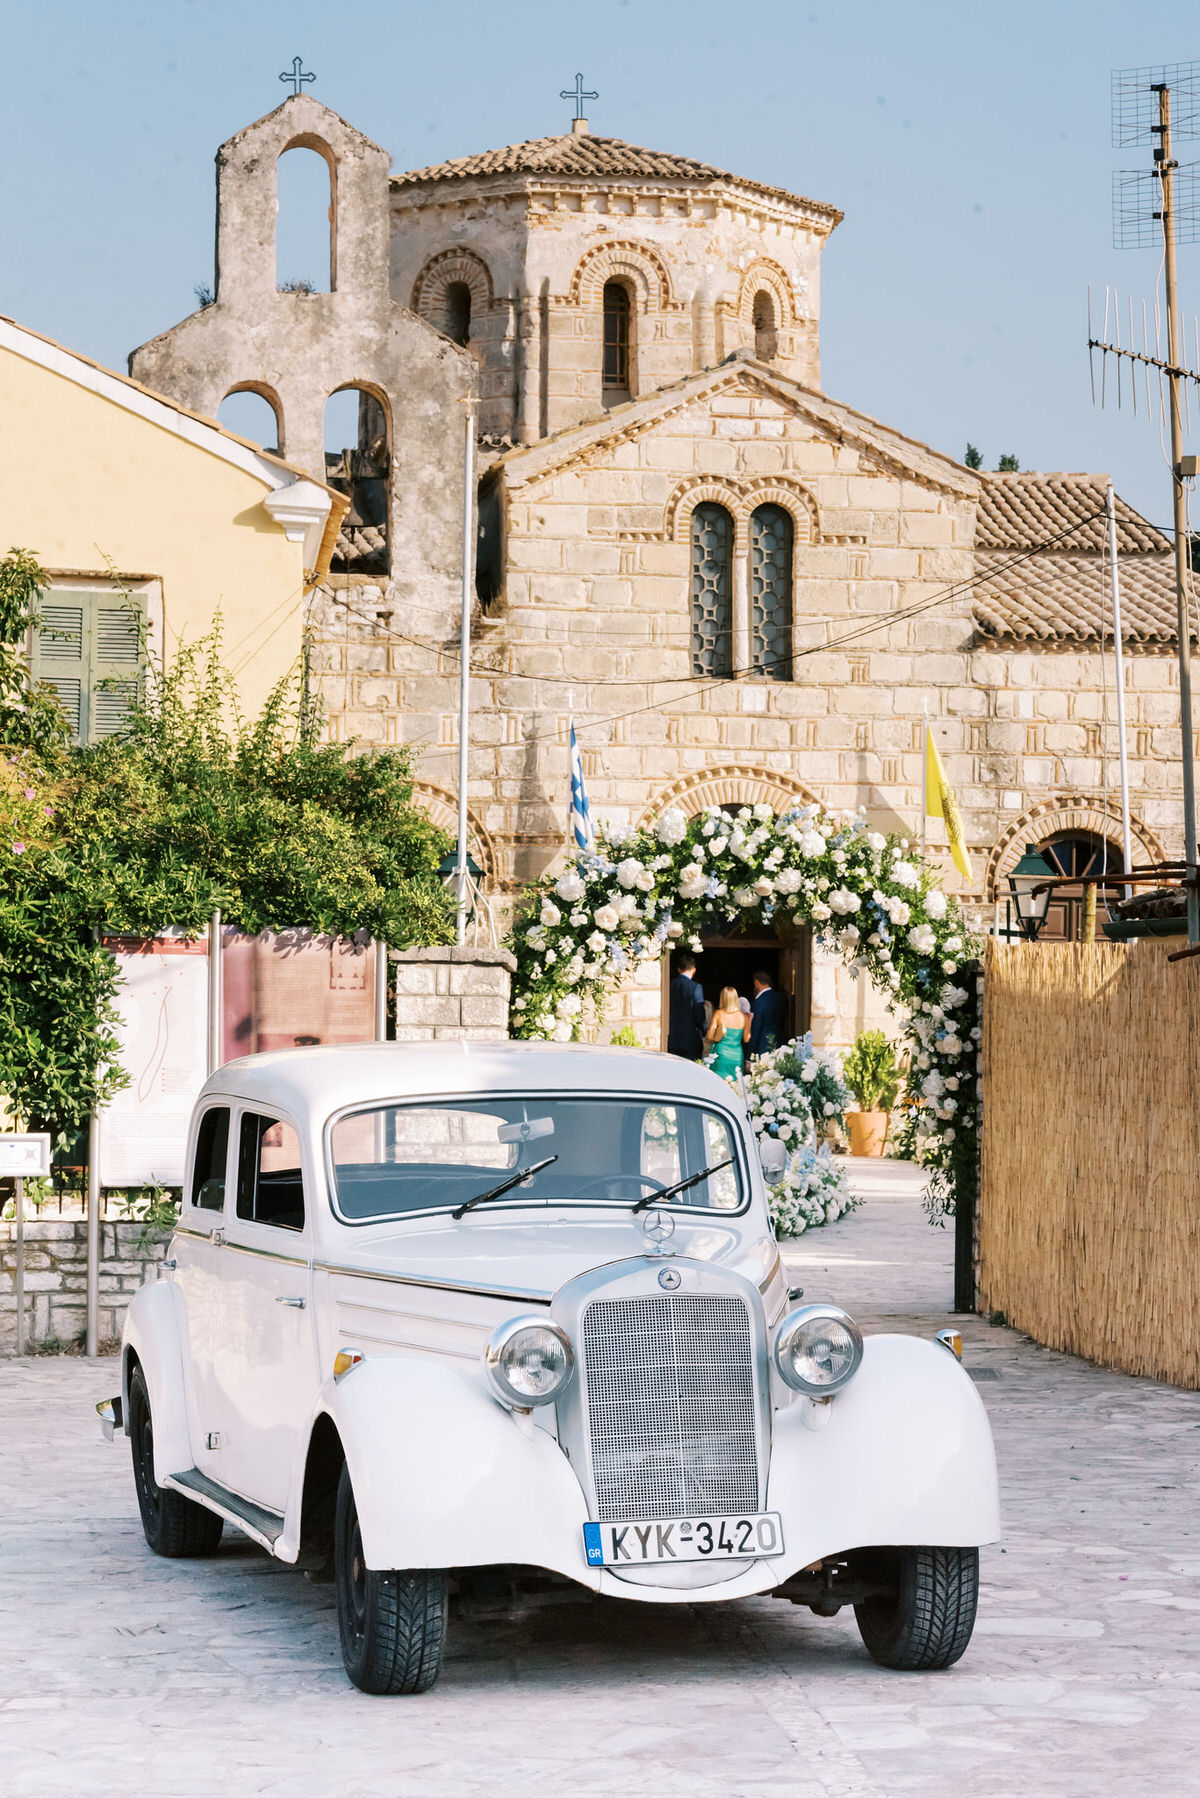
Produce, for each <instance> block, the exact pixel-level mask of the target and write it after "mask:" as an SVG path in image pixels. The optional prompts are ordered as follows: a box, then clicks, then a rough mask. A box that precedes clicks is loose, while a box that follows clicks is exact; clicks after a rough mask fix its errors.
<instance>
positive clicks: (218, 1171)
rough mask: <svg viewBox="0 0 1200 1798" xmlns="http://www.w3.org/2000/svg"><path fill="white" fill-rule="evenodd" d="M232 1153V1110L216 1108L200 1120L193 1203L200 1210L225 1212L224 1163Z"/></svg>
mask: <svg viewBox="0 0 1200 1798" xmlns="http://www.w3.org/2000/svg"><path fill="white" fill-rule="evenodd" d="M228 1153H229V1107H228V1106H227V1105H214V1106H213V1108H212V1110H211V1111H206V1112H205V1113H204V1116H203V1117H202V1118H201V1119H200V1128H199V1129H198V1130H197V1132H196V1160H195V1164H194V1166H193V1168H192V1204H193V1205H195V1206H197V1207H198V1208H199V1210H201V1211H223V1210H224V1209H225V1162H226V1158H227V1156H228Z"/></svg>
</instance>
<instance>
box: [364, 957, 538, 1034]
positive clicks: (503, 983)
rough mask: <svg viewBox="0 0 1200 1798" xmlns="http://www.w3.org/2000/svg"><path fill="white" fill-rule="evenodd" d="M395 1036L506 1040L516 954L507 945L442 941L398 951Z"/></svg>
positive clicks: (395, 966)
mask: <svg viewBox="0 0 1200 1798" xmlns="http://www.w3.org/2000/svg"><path fill="white" fill-rule="evenodd" d="M392 963H393V968H394V973H395V987H396V1026H395V1040H396V1041H397V1042H400V1043H417V1042H434V1041H439V1040H444V1039H451V1040H453V1039H455V1038H458V1039H460V1040H466V1041H471V1042H503V1041H504V1040H505V1039H506V1038H507V1036H508V1001H509V992H510V989H511V986H512V976H513V974H514V973H515V972H516V967H517V962H516V957H515V956H514V955H513V954H512V953H511V951H510V950H508V949H490V948H489V949H478V948H470V947H467V946H466V945H464V946H463V947H461V948H460V947H458V946H457V945H455V946H450V945H445V944H443V945H439V946H438V947H436V948H433V949H403V950H400V951H398V952H397V953H395V954H393V956H392Z"/></svg>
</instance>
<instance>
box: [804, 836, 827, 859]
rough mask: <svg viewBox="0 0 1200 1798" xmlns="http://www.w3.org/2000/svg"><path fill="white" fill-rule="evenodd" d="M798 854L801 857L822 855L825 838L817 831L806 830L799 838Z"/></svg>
mask: <svg viewBox="0 0 1200 1798" xmlns="http://www.w3.org/2000/svg"><path fill="white" fill-rule="evenodd" d="M800 853H801V855H807V856H814V855H824V853H825V838H824V837H823V836H822V835H821V833H820V831H819V830H806V831H805V832H804V834H803V836H802V837H801V838H800Z"/></svg>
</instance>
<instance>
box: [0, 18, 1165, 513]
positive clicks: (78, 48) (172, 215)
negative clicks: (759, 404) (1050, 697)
mask: <svg viewBox="0 0 1200 1798" xmlns="http://www.w3.org/2000/svg"><path fill="white" fill-rule="evenodd" d="M1185 18H1186V14H1185V13H1184V11H1183V10H1182V9H1179V10H1178V11H1177V12H1176V13H1175V15H1174V21H1175V23H1174V35H1173V36H1172V35H1171V34H1170V32H1169V30H1168V25H1169V22H1170V16H1169V15H1164V17H1163V19H1162V21H1161V22H1157V23H1155V24H1153V25H1148V24H1142V23H1139V19H1138V9H1137V8H1135V7H1131V6H1129V5H1128V4H1122V5H1119V6H1118V5H1116V4H1115V3H1114V0H1090V3H1086V4H1085V3H1084V0H1040V3H1038V4H1033V3H1031V0H1010V3H1009V4H1007V5H1004V6H999V7H996V6H989V7H984V6H981V5H979V4H978V3H977V0H976V3H974V4H972V3H970V0H968V3H967V4H963V3H962V0H959V3H958V4H946V3H943V0H913V3H911V4H909V5H908V6H905V7H899V6H896V5H895V4H894V0H889V3H888V4H884V3H883V0H858V3H857V4H854V5H849V4H846V3H845V0H842V4H839V5H836V6H835V5H830V4H827V3H826V0H791V3H788V0H756V3H755V4H754V5H753V6H746V7H742V8H739V7H737V6H730V5H729V3H728V0H721V3H720V4H717V3H716V0H691V3H690V4H687V5H684V4H681V3H679V0H588V4H587V5H583V4H580V0H573V3H571V4H564V3H563V0H502V3H501V0H486V3H485V0H443V3H442V4H441V5H429V4H428V3H424V4H421V5H419V6H418V5H414V4H412V0H357V4H355V5H354V6H352V7H334V6H330V5H316V4H313V0H289V4H287V5H286V6H285V5H281V4H275V3H273V0H237V3H235V0H157V3H156V4H129V3H128V0H106V4H104V5H102V6H100V5H97V4H96V3H95V0H87V4H83V3H82V0H58V3H57V4H53V3H52V4H49V5H42V6H24V7H21V8H19V9H18V8H16V7H10V8H8V9H7V17H6V25H5V31H4V46H3V57H4V88H5V97H4V106H3V108H2V109H0V139H2V143H3V164H2V167H3V188H2V193H3V203H2V206H0V311H3V312H6V313H10V314H12V315H13V316H15V317H16V318H17V319H19V320H20V321H22V322H23V323H26V324H29V325H31V326H33V327H34V328H36V329H37V330H40V331H44V332H46V333H47V334H48V335H50V336H52V337H56V338H59V339H61V340H62V341H63V342H64V343H66V344H68V345H70V346H72V347H73V348H76V349H79V350H82V351H84V352H86V353H87V354H89V355H92V356H95V357H96V358H98V359H99V360H101V361H103V362H107V363H109V364H111V365H112V366H114V367H118V368H123V367H124V365H125V357H126V355H127V353H128V351H129V350H130V349H131V348H132V347H133V346H134V345H136V344H138V343H140V342H142V341H143V340H144V339H145V338H147V337H150V336H152V335H154V333H156V332H158V331H161V330H163V329H164V328H165V327H166V326H168V325H171V324H173V323H175V321H176V320H177V319H179V318H181V317H182V316H184V314H185V313H187V312H189V311H191V310H192V309H193V306H194V301H193V299H192V288H193V285H194V284H195V283H196V282H197V281H201V280H208V279H211V274H212V241H213V160H212V159H213V153H214V151H215V150H216V147H217V145H218V144H219V143H220V142H221V141H222V140H223V139H224V138H226V137H228V136H230V135H231V134H232V133H233V132H234V131H236V130H238V129H240V127H241V126H243V125H245V124H248V123H249V122H250V121H251V120H252V119H255V118H257V117H259V116H261V115H262V114H263V113H265V112H268V111H270V110H271V108H272V107H274V106H275V105H277V104H278V102H279V100H280V98H281V96H282V95H283V94H284V92H285V91H287V90H285V89H284V88H283V87H282V86H281V84H280V82H279V81H278V79H277V77H278V74H279V71H280V70H281V69H283V68H284V67H286V66H287V65H288V64H290V62H291V59H292V57H293V55H295V54H297V53H300V54H302V55H303V56H304V58H305V62H306V66H307V67H309V68H312V69H315V70H316V72H317V75H318V77H319V79H318V81H317V84H316V86H315V89H314V90H313V91H315V93H316V94H317V95H318V96H319V97H320V98H321V99H322V100H324V101H325V102H326V103H327V104H328V105H330V106H333V107H335V108H336V109H337V110H338V111H339V112H341V113H343V114H344V115H345V116H346V117H347V118H348V119H350V120H351V121H352V122H353V123H354V124H355V125H357V126H359V127H360V128H361V129H362V130H364V131H366V132H367V133H368V134H369V135H370V136H371V137H373V138H375V139H376V140H377V141H378V142H380V143H382V144H384V145H386V146H387V147H388V149H389V150H390V151H391V154H392V160H393V167H394V168H396V169H403V168H411V167H416V166H420V165H422V164H424V163H428V162H433V161H436V160H439V159H441V158H443V157H448V156H457V155H462V154H466V153H468V152H470V151H476V150H482V149H485V148H488V147H491V146H493V145H497V144H504V143H510V142H513V141H515V140H517V139H520V138H524V137H538V136H543V135H546V134H548V133H550V132H553V131H557V130H561V129H563V128H564V122H565V120H566V119H567V118H568V117H569V112H570V109H569V107H568V106H567V105H565V104H564V102H563V101H561V100H560V99H559V98H558V92H559V89H560V88H563V87H569V86H570V85H571V84H572V81H573V79H574V75H575V71H576V69H582V71H583V73H584V75H585V77H586V83H587V86H588V87H593V88H598V89H599V90H600V98H599V100H597V101H593V102H591V104H590V106H589V117H590V119H591V123H592V129H593V130H594V131H597V132H600V133H603V134H606V135H612V136H617V137H624V138H627V139H629V140H631V141H632V142H634V143H640V144H647V145H650V146H652V147H654V148H658V149H667V150H675V151H679V152H681V153H684V154H687V155H692V156H698V157H701V158H702V159H704V160H706V161H709V162H714V163H717V164H718V165H720V166H723V167H726V168H730V169H733V170H736V171H737V172H739V173H743V174H746V175H752V176H755V177H757V178H758V179H760V180H765V181H769V182H773V183H777V184H779V185H780V186H783V187H789V188H792V189H794V190H795V191H797V192H799V193H803V194H809V195H812V196H813V197H815V198H819V199H822V200H828V201H831V202H833V203H834V204H835V205H837V206H839V207H841V208H842V209H843V210H844V211H845V214H846V217H845V221H844V223H843V224H842V225H841V226H840V227H839V228H838V230H837V231H836V232H835V233H834V235H833V238H832V240H831V242H830V245H829V247H828V249H827V250H826V252H825V263H824V268H825V273H824V292H823V308H822V342H823V352H824V385H825V387H826V389H827V391H828V392H830V393H831V394H833V395H835V396H836V397H837V398H839V399H842V400H845V401H848V402H849V403H850V404H852V405H856V406H859V407H861V408H862V409H863V410H864V411H866V412H869V413H872V414H874V415H875V416H877V417H879V418H881V419H884V420H886V421H887V422H888V423H889V424H891V425H894V426H895V427H896V428H898V429H899V430H901V431H904V432H906V433H908V434H909V435H910V436H913V437H917V438H920V439H922V440H924V441H926V442H929V443H931V444H933V445H935V446H936V447H937V448H939V449H942V450H946V451H948V452H950V453H951V454H953V455H958V456H960V455H961V454H962V451H963V447H964V445H965V443H966V441H967V439H968V438H970V439H971V440H972V441H973V442H975V443H977V444H979V445H980V446H981V448H982V449H983V450H984V452H985V455H986V458H987V461H986V466H988V467H994V466H995V462H996V459H997V457H998V456H999V454H1000V453H1001V452H1002V451H1006V450H1011V451H1014V452H1015V453H1016V454H1017V455H1018V456H1019V457H1020V458H1021V462H1022V466H1024V467H1036V468H1045V469H1052V468H1067V469H1082V468H1090V469H1108V470H1110V471H1111V472H1112V474H1113V475H1114V477H1115V478H1116V480H1117V484H1118V488H1119V490H1120V491H1122V492H1123V493H1124V494H1125V495H1126V497H1127V498H1129V499H1130V500H1131V501H1132V502H1133V503H1134V504H1136V505H1138V506H1139V507H1141V508H1142V509H1143V510H1144V511H1146V512H1147V513H1148V514H1149V515H1150V516H1151V517H1153V518H1154V519H1156V520H1159V521H1165V520H1168V519H1169V487H1168V479H1167V476H1166V472H1165V468H1164V464H1163V460H1162V456H1161V452H1160V447H1159V438H1158V432H1157V430H1155V429H1152V428H1148V427H1147V425H1146V424H1145V423H1144V422H1143V421H1142V420H1141V419H1140V418H1139V419H1138V420H1136V421H1135V420H1134V418H1133V416H1132V414H1118V413H1117V412H1115V411H1111V412H1108V413H1103V414H1102V413H1100V412H1098V411H1094V410H1093V408H1092V404H1091V397H1090V390H1089V384H1088V371H1087V358H1086V355H1085V351H1084V336H1085V328H1084V327H1085V295H1086V287H1087V284H1088V282H1089V281H1090V282H1091V283H1092V285H1093V288H1094V289H1095V288H1099V289H1100V291H1101V293H1102V292H1103V288H1104V285H1105V283H1106V282H1113V283H1116V284H1117V285H1119V287H1120V288H1121V291H1122V292H1123V293H1124V292H1130V293H1132V294H1134V295H1135V296H1137V297H1138V298H1139V300H1140V298H1141V297H1142V296H1146V297H1147V298H1149V297H1150V295H1151V294H1152V291H1153V284H1154V280H1155V277H1156V273H1157V261H1158V259H1157V257H1156V256H1155V255H1154V254H1153V253H1152V252H1150V251H1116V250H1114V249H1113V248H1112V238H1111V227H1110V212H1109V208H1110V180H1111V171H1112V170H1113V169H1114V168H1116V167H1136V166H1148V156H1149V153H1148V151H1147V150H1142V149H1135V150H1124V151H1114V150H1112V149H1111V148H1110V144H1109V87H1108V84H1109V73H1110V70H1111V69H1112V68H1114V67H1121V66H1124V65H1139V64H1144V63H1152V62H1159V61H1181V60H1186V59H1188V58H1189V57H1192V56H1195V57H1200V30H1197V31H1195V32H1194V33H1193V34H1192V40H1191V41H1189V40H1188V38H1187V37H1186V35H1185V32H1184V20H1185ZM1179 149H1180V154H1181V159H1183V160H1190V159H1192V158H1200V143H1198V142H1192V143H1186V144H1181V145H1180V146H1179ZM1180 273H1181V282H1182V299H1183V305H1184V309H1185V312H1186V313H1187V314H1188V315H1189V317H1190V315H1191V314H1192V313H1193V312H1195V311H1197V310H1200V249H1196V248H1186V249H1184V250H1183V251H1182V253H1181V258H1180ZM1193 418H1194V422H1195V423H1196V425H1197V435H1198V436H1200V419H1196V417H1195V414H1193ZM66 447H67V446H64V452H65V451H66ZM1188 447H1190V448H1195V447H1196V441H1195V439H1193V441H1192V442H1191V443H1190V444H1189V446H1188Z"/></svg>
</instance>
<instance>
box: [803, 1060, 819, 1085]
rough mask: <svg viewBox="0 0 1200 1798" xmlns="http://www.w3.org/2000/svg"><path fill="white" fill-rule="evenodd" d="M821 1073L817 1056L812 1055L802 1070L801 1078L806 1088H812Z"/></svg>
mask: <svg viewBox="0 0 1200 1798" xmlns="http://www.w3.org/2000/svg"><path fill="white" fill-rule="evenodd" d="M820 1072H821V1064H820V1062H819V1061H818V1060H817V1058H816V1056H815V1055H810V1056H809V1058H808V1060H807V1061H806V1062H805V1064H804V1066H803V1067H802V1068H801V1069H800V1078H801V1080H803V1081H804V1083H805V1085H806V1086H811V1085H812V1083H813V1081H814V1080H815V1079H816V1077H817V1075H818V1074H819V1073H820Z"/></svg>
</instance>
